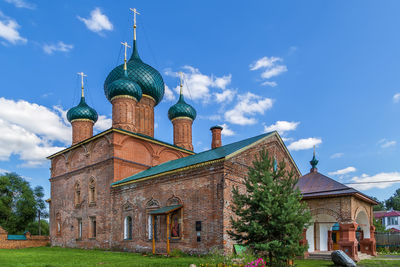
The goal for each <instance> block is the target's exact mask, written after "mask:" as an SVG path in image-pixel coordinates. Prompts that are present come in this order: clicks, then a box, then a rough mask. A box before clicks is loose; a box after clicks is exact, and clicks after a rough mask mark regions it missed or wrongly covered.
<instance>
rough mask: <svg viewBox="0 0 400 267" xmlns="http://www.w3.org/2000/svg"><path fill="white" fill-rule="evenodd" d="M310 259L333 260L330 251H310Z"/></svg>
mask: <svg viewBox="0 0 400 267" xmlns="http://www.w3.org/2000/svg"><path fill="white" fill-rule="evenodd" d="M308 259H310V260H329V261H330V260H332V257H331V254H330V253H310V254H309V256H308Z"/></svg>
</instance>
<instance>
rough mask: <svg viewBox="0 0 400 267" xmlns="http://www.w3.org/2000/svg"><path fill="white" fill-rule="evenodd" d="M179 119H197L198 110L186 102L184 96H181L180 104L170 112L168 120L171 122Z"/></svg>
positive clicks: (174, 106)
mask: <svg viewBox="0 0 400 267" xmlns="http://www.w3.org/2000/svg"><path fill="white" fill-rule="evenodd" d="M177 117H188V118H191V119H192V120H194V119H196V110H195V109H194V108H193V107H192V106H191V105H189V104H187V103H186V102H185V99H184V98H183V94H180V96H179V100H178V102H177V103H176V104H175V105H173V106H172V107H170V108H169V110H168V118H169V119H170V120H173V119H175V118H177Z"/></svg>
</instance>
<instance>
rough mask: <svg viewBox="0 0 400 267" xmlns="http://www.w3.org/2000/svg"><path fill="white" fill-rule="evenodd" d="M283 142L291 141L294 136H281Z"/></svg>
mask: <svg viewBox="0 0 400 267" xmlns="http://www.w3.org/2000/svg"><path fill="white" fill-rule="evenodd" d="M281 138H282V141H283V142H290V141H292V140H293V138H292V137H281Z"/></svg>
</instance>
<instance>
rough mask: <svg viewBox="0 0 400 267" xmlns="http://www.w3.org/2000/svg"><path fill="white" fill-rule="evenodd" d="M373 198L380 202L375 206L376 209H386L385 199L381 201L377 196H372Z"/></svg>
mask: <svg viewBox="0 0 400 267" xmlns="http://www.w3.org/2000/svg"><path fill="white" fill-rule="evenodd" d="M372 199H373V200H375V201H376V202H378V205H375V206H374V211H383V210H385V201H379V200H378V199H377V198H376V197H372Z"/></svg>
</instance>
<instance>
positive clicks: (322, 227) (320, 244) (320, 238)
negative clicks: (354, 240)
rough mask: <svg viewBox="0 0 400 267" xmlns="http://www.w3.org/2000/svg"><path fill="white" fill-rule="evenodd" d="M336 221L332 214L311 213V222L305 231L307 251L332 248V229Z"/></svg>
mask: <svg viewBox="0 0 400 267" xmlns="http://www.w3.org/2000/svg"><path fill="white" fill-rule="evenodd" d="M337 223H338V222H337V220H336V218H335V217H333V216H332V215H329V214H325V213H322V214H316V215H313V216H312V223H311V225H310V226H309V227H308V228H307V231H306V239H307V242H308V252H314V251H329V250H332V230H333V229H334V227H335V225H337ZM337 241H338V239H336V243H337Z"/></svg>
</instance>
